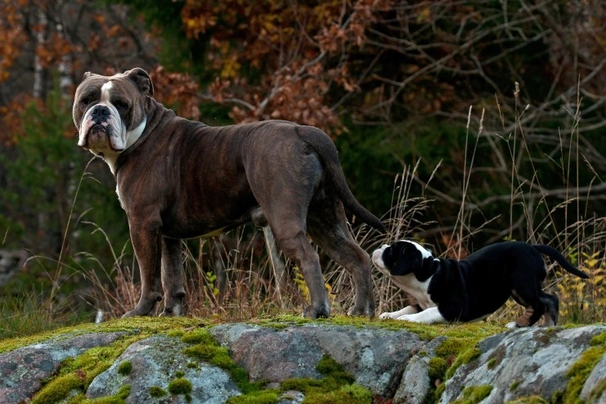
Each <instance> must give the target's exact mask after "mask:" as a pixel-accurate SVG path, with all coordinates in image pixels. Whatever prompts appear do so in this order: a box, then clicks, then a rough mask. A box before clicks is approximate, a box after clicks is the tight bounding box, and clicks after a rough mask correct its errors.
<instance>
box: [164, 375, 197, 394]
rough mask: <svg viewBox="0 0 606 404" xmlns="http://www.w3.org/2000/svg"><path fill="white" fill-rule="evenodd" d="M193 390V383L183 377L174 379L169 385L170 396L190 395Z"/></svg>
mask: <svg viewBox="0 0 606 404" xmlns="http://www.w3.org/2000/svg"><path fill="white" fill-rule="evenodd" d="M192 390H193V386H192V384H191V382H190V381H189V380H187V379H185V378H183V377H179V378H176V379H173V380H171V381H170V383H168V392H169V393H170V394H189V393H191V392H192Z"/></svg>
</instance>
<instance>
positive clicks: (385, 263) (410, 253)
mask: <svg viewBox="0 0 606 404" xmlns="http://www.w3.org/2000/svg"><path fill="white" fill-rule="evenodd" d="M427 258H432V255H431V251H429V250H427V249H425V248H423V247H422V246H421V245H420V244H418V243H415V242H414V241H408V240H400V241H396V242H395V243H393V244H392V245H383V246H381V248H378V249H376V250H375V251H374V252H373V253H372V261H373V262H374V264H375V266H376V267H377V268H379V270H381V271H383V272H386V273H388V274H389V275H391V276H404V275H408V274H410V273H413V272H415V271H416V270H418V269H420V268H421V267H422V266H423V260H425V259H427Z"/></svg>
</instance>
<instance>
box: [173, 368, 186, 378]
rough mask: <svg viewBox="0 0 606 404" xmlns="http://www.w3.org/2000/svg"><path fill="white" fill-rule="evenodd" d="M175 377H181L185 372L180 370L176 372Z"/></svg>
mask: <svg viewBox="0 0 606 404" xmlns="http://www.w3.org/2000/svg"><path fill="white" fill-rule="evenodd" d="M175 377H177V378H179V377H185V372H183V371H181V370H179V371H177V372H176V373H175Z"/></svg>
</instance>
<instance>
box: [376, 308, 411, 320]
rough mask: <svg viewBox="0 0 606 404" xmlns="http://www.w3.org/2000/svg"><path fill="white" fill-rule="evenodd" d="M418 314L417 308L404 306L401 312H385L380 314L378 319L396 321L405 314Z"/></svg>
mask: <svg viewBox="0 0 606 404" xmlns="http://www.w3.org/2000/svg"><path fill="white" fill-rule="evenodd" d="M418 312H419V310H418V308H417V306H406V307H404V308H403V309H402V310H398V311H392V312H388V311H386V312H384V313H381V315H380V316H379V318H380V319H381V320H385V319H386V318H393V319H397V318H398V317H400V316H403V315H405V314H414V313H418Z"/></svg>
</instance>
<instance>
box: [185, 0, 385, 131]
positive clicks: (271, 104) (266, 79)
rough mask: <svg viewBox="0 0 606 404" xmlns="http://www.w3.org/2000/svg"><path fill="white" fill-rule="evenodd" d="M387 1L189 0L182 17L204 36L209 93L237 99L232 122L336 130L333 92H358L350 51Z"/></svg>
mask: <svg viewBox="0 0 606 404" xmlns="http://www.w3.org/2000/svg"><path fill="white" fill-rule="evenodd" d="M392 4H393V0H357V1H353V2H352V3H351V4H349V3H343V2H342V1H341V0H330V1H323V2H318V3H317V4H315V5H313V4H310V3H307V2H300V3H297V2H285V3H279V2H275V1H271V0H261V1H257V2H254V3H253V2H251V1H241V0H227V1H224V2H213V1H210V0H188V1H187V2H186V4H185V6H184V8H183V9H182V12H181V18H182V22H183V28H184V30H185V32H186V35H187V37H188V38H196V39H200V40H202V35H203V34H204V35H205V36H206V37H207V38H209V39H208V44H210V48H209V49H208V50H207V57H208V60H209V61H210V62H211V66H212V68H213V69H214V70H215V71H216V76H217V80H216V81H215V82H214V83H213V84H212V85H211V86H210V88H209V92H210V94H211V96H212V99H213V100H214V101H216V102H229V103H234V104H235V105H236V106H235V107H234V108H233V110H232V113H231V116H232V118H233V119H235V120H236V121H237V122H248V121H254V120H260V119H272V118H273V119H276V118H279V119H287V120H293V121H295V122H298V123H302V124H308V125H314V126H318V127H320V128H322V129H324V130H325V131H328V132H332V133H338V132H340V131H341V129H342V125H341V123H340V120H339V118H338V114H337V112H336V110H335V108H334V107H333V105H334V103H335V102H337V101H338V100H335V99H333V98H332V96H331V94H332V93H334V92H335V91H336V92H337V93H344V94H347V93H350V94H351V93H355V92H358V91H360V84H359V79H358V78H356V77H354V76H352V75H350V68H349V66H350V65H349V61H348V56H349V53H350V52H351V51H352V49H353V48H358V49H360V48H362V47H363V46H364V43H365V40H366V37H365V31H366V29H367V28H368V26H369V25H370V24H372V23H373V22H374V21H375V20H376V18H375V13H376V12H377V11H381V10H386V9H389V7H391V5H392Z"/></svg>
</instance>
